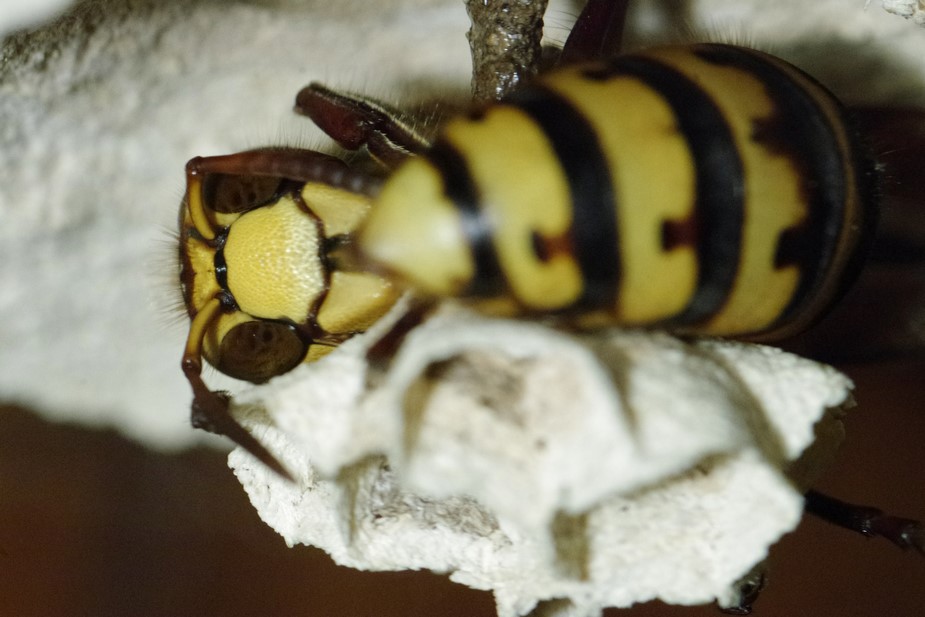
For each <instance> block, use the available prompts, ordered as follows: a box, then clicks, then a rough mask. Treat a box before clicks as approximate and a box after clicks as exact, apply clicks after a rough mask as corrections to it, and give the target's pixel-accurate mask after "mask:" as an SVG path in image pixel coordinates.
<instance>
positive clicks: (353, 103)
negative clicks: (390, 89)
mask: <svg viewBox="0 0 925 617" xmlns="http://www.w3.org/2000/svg"><path fill="white" fill-rule="evenodd" d="M295 110H296V112H298V113H300V114H302V115H303V116H308V117H309V118H311V119H312V120H313V121H314V123H315V124H317V125H318V128H320V129H321V130H322V131H324V132H325V133H327V134H328V135H329V136H330V137H331V138H332V139H333V140H334V141H336V142H337V143H338V144H340V145H341V146H342V147H344V148H346V149H348V150H359V149H360V148H362V147H363V146H366V148H367V150H369V153H370V155H372V157H373V158H375V159H376V160H377V161H379V162H380V163H381V164H382V165H384V166H385V167H387V168H393V167H395V166H397V165H398V164H399V163H401V162H402V161H403V160H405V159H406V158H407V157H408V156H409V155H414V154H420V153H421V152H423V151H424V150H425V149H426V148H427V147H428V146H429V145H430V142H429V141H428V140H427V139H426V138H424V137H423V136H422V135H421V134H419V133H418V132H417V131H416V130H415V129H414V127H412V125H411V122H410V121H409V120H408V119H407V118H405V117H404V116H403V115H402V114H401V113H399V112H398V111H396V110H394V109H391V108H389V107H388V106H386V105H384V104H382V103H379V102H377V101H374V100H373V99H370V98H367V97H364V96H360V95H358V94H351V93H347V92H338V91H336V90H331V89H330V88H327V87H325V86H322V85H321V84H318V83H312V84H309V85H308V86H306V87H304V88H302V90H301V91H300V92H299V94H298V95H296V100H295Z"/></svg>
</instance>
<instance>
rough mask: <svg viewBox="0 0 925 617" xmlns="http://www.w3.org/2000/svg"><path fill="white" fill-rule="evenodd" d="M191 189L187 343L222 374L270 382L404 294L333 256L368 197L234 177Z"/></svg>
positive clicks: (184, 253) (183, 246)
mask: <svg viewBox="0 0 925 617" xmlns="http://www.w3.org/2000/svg"><path fill="white" fill-rule="evenodd" d="M191 185H192V186H190V187H188V193H187V199H185V200H184V202H183V204H182V206H181V209H180V258H181V259H180V261H181V269H180V284H181V289H182V292H183V299H184V301H185V303H186V306H187V310H188V312H189V315H190V318H191V320H192V324H191V332H190V341H189V343H188V349H190V348H191V347H192V348H194V349H195V348H198V349H199V350H201V354H202V356H204V357H205V358H206V360H207V361H208V362H209V363H210V364H212V365H213V366H215V367H216V368H218V369H219V370H220V371H222V372H223V373H226V374H228V375H230V376H232V377H236V378H238V379H245V380H247V381H252V382H255V383H261V382H264V381H266V380H268V379H269V378H271V377H273V376H275V375H279V374H281V373H284V372H286V371H288V370H290V369H292V368H294V367H295V366H296V365H298V364H300V363H302V362H310V361H313V360H315V359H317V358H320V357H321V356H323V355H324V354H326V353H328V352H329V351H330V350H331V349H333V347H334V346H336V345H337V344H339V343H341V342H343V341H344V340H346V339H347V338H349V337H350V336H352V335H354V334H356V333H358V332H361V331H363V330H365V329H366V328H368V327H369V326H370V325H371V324H372V323H374V322H375V321H376V320H377V319H378V318H379V317H381V316H382V315H383V314H384V313H385V312H386V311H388V309H389V308H390V307H391V306H392V304H393V303H394V302H395V300H396V299H397V291H396V290H395V289H394V288H393V286H392V285H391V284H390V283H389V282H388V281H386V280H384V279H382V278H379V277H377V276H375V275H372V274H369V273H365V272H352V271H346V270H342V269H341V268H340V267H339V264H338V263H337V261H336V259H334V258H332V257H331V254H330V253H331V251H332V250H333V249H335V248H336V247H337V246H339V245H341V244H344V243H346V242H349V238H350V234H351V233H352V232H353V231H354V229H355V228H356V226H357V225H358V224H359V223H360V222H361V221H362V220H363V218H364V217H365V215H366V212H367V210H368V208H369V201H368V199H367V198H365V197H362V196H358V195H355V194H352V193H348V192H346V191H343V190H340V189H334V188H331V187H329V186H325V185H322V184H316V183H306V184H300V183H296V182H291V181H286V180H280V179H279V178H265V177H259V178H258V177H244V176H233V175H229V174H213V175H212V177H209V176H207V177H206V178H205V179H204V181H199V180H198V179H197V180H196V181H195V182H191ZM194 191H196V192H198V193H194ZM190 195H193V199H190ZM208 236H211V237H208Z"/></svg>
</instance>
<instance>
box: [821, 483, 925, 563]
mask: <svg viewBox="0 0 925 617" xmlns="http://www.w3.org/2000/svg"><path fill="white" fill-rule="evenodd" d="M806 511H807V512H809V513H810V514H812V515H814V516H818V517H819V518H821V519H822V520H824V521H828V522H830V523H832V524H834V525H838V526H839V527H844V528H845V529H850V530H852V531H856V532H858V533H860V534H863V535H865V536H867V537H868V538H875V537H877V536H880V537H882V538H886V539H887V540H889V541H890V542H892V543H893V544H895V545H896V546H898V547H900V548H902V549H909V548H912V549H915V550H917V551H918V552H919V553H922V554H923V555H925V526H923V525H922V523H921V522H919V521H915V520H912V519H908V518H899V517H896V516H890V515H888V514H884V513H883V512H882V511H881V510H878V509H877V508H871V507H868V506H859V505H855V504H851V503H847V502H844V501H840V500H838V499H835V498H834V497H829V496H828V495H824V494H822V493H820V492H818V491H809V492H808V493H806Z"/></svg>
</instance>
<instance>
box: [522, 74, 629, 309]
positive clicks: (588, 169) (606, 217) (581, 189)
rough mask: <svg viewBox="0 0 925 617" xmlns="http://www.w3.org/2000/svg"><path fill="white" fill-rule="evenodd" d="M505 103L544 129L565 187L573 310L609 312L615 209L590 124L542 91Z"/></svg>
mask: <svg viewBox="0 0 925 617" xmlns="http://www.w3.org/2000/svg"><path fill="white" fill-rule="evenodd" d="M504 102H505V103H507V104H509V105H512V106H515V107H517V108H518V109H520V110H521V111H523V112H524V113H525V114H527V116H529V117H530V119H531V120H533V122H535V123H536V125H537V126H538V127H539V128H540V130H542V132H543V133H544V135H545V136H546V138H547V139H548V140H549V141H550V143H551V145H552V149H553V152H554V153H555V156H556V159H557V160H558V163H559V165H561V167H562V171H563V172H564V174H565V177H566V180H567V182H568V187H569V196H570V198H571V202H572V222H571V228H570V240H571V242H570V244H571V251H572V254H573V255H574V257H575V259H576V261H577V262H578V265H579V267H580V269H581V273H582V282H583V288H582V295H581V298H580V299H579V301H578V302H577V304H576V306H575V308H578V309H591V308H607V309H609V308H610V307H612V306H613V305H614V302H615V299H616V294H617V289H618V284H619V280H620V252H619V248H618V238H619V234H618V231H617V216H616V208H617V204H616V203H615V199H616V197H615V194H614V190H613V182H612V179H611V176H610V167H609V165H608V163H607V159H606V157H605V155H604V152H603V151H602V149H601V145H600V142H599V140H598V138H597V134H596V132H595V130H594V127H593V125H592V124H591V123H590V122H589V121H588V120H587V119H586V118H585V117H584V115H582V113H581V112H580V111H579V110H578V109H576V108H575V107H574V106H573V105H572V104H571V103H569V101H568V100H566V99H565V98H563V97H562V96H561V95H559V94H556V93H555V92H553V91H552V90H549V89H546V88H542V87H530V88H526V89H523V90H520V91H518V92H515V93H514V94H513V95H512V96H511V97H509V98H507V99H506V100H505V101H504ZM540 241H541V242H542V238H541V239H540Z"/></svg>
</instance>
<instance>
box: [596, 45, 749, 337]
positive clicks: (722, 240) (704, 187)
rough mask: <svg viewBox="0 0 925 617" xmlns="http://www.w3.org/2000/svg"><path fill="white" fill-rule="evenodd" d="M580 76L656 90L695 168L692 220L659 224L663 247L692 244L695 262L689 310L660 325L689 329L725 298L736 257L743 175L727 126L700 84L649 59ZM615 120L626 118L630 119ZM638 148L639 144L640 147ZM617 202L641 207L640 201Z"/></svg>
mask: <svg viewBox="0 0 925 617" xmlns="http://www.w3.org/2000/svg"><path fill="white" fill-rule="evenodd" d="M584 75H585V76H586V77H588V78H589V79H601V80H603V79H611V78H614V77H633V78H636V79H638V80H639V81H641V82H643V83H644V84H645V85H646V86H648V87H649V88H651V89H652V90H654V91H655V92H657V93H658V94H659V95H660V96H661V97H662V98H663V99H664V100H665V102H666V103H667V104H668V106H669V107H670V108H671V110H672V112H673V113H674V116H675V119H676V122H677V128H678V131H679V132H680V133H681V135H682V136H683V138H684V139H685V141H686V142H687V146H688V148H689V149H690V152H691V158H692V160H693V162H694V165H695V168H696V169H695V178H696V191H695V205H694V209H693V215H692V217H691V218H689V219H686V220H682V221H675V220H672V221H665V222H664V226H663V248H664V250H665V251H669V250H671V249H673V248H676V247H678V246H680V245H685V244H686V245H691V244H692V245H693V248H694V249H695V252H696V254H697V259H698V278H697V285H696V291H695V292H694V294H693V297H692V298H691V301H690V302H689V303H688V305H687V307H686V308H685V309H684V310H683V311H681V313H679V314H678V315H676V316H674V317H672V318H669V319H668V320H666V323H665V325H668V326H693V325H696V324H698V323H700V322H703V321H706V320H707V319H709V318H710V317H712V316H713V315H715V314H717V313H718V312H719V311H720V310H721V309H722V307H723V305H724V304H725V303H726V301H727V299H728V298H729V295H730V293H731V291H732V288H733V284H734V283H735V279H736V274H737V272H738V268H739V259H740V256H741V245H742V230H743V224H744V200H745V179H744V171H743V167H742V160H741V158H740V156H739V152H738V148H737V147H736V142H735V138H734V136H733V134H732V130H731V129H730V127H729V124H728V123H727V121H726V119H725V118H724V117H723V115H722V113H721V111H720V110H719V108H718V107H717V106H716V104H715V103H714V102H713V100H712V99H711V98H710V96H709V95H708V94H707V93H706V92H704V91H703V89H702V88H701V87H700V86H698V85H697V84H696V83H694V82H693V81H691V80H690V79H689V78H687V77H686V76H685V75H684V74H683V73H681V72H679V71H678V70H676V69H674V68H672V67H669V66H666V65H664V64H662V63H660V62H657V61H655V60H653V59H651V58H646V57H642V56H625V57H620V58H615V59H614V60H612V61H611V62H609V63H608V64H607V65H606V66H605V67H603V68H601V69H589V70H587V71H585V72H584ZM621 121H626V122H631V121H632V118H627V119H623V120H621ZM638 147H640V148H644V147H645V144H639V145H638ZM623 207H634V208H644V207H646V204H623Z"/></svg>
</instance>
